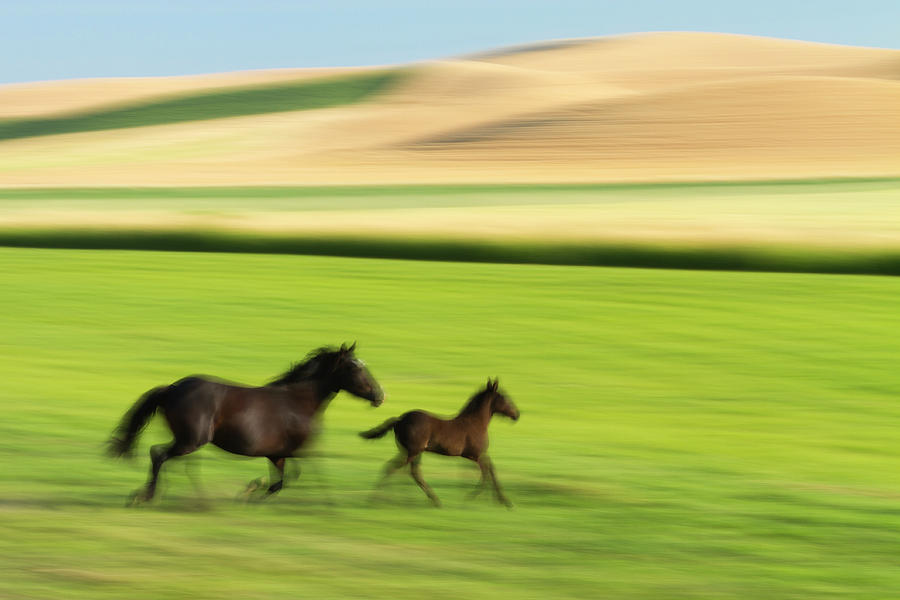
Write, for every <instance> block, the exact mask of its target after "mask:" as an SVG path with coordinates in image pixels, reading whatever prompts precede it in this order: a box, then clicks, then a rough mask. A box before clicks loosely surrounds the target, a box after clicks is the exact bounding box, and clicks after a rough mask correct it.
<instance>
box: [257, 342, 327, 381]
mask: <svg viewBox="0 0 900 600" xmlns="http://www.w3.org/2000/svg"><path fill="white" fill-rule="evenodd" d="M335 354H337V350H335V349H334V348H331V347H328V346H322V347H321V348H318V349H316V350H313V351H312V352H310V353H309V354H307V355H306V358H304V359H303V360H302V361H301V362H298V363H294V364H293V365H291V368H290V369H288V370H287V371H285V372H284V373H282V374H281V375H279V376H278V377H276V378H275V379H273V380H272V381H270V382H269V383H267V384H266V385H269V386H271V385H287V384H290V383H296V382H298V381H305V380H308V379H312V378H313V377H315V376H316V375H317V374H318V373H319V371H320V370H321V369H322V365H323V364H324V363H325V362H327V360H328V358H331V355H335Z"/></svg>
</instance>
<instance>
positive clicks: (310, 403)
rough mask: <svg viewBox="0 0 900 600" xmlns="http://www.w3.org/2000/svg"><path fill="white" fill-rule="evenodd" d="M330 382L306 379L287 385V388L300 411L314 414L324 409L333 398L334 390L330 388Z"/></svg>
mask: <svg viewBox="0 0 900 600" xmlns="http://www.w3.org/2000/svg"><path fill="white" fill-rule="evenodd" d="M330 383H331V382H327V381H321V380H307V381H302V382H297V383H295V384H293V385H291V386H288V389H290V390H291V392H292V394H293V396H294V399H295V401H296V402H297V404H298V405H299V406H300V408H301V411H302V412H303V413H306V414H309V415H314V414H316V413H320V412H322V411H323V410H325V408H326V407H327V406H328V403H329V401H330V400H331V399H332V398H334V396H335V394H336V392H335V391H334V390H332V389H331V385H330Z"/></svg>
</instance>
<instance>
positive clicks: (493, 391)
mask: <svg viewBox="0 0 900 600" xmlns="http://www.w3.org/2000/svg"><path fill="white" fill-rule="evenodd" d="M482 394H484V395H485V396H488V397H489V398H490V402H491V414H494V413H499V414H501V415H504V416H506V417H509V418H510V419H512V420H513V421H518V420H519V409H518V408H516V405H515V404H513V401H512V400H510V399H509V398H508V397H507V396H506V395H505V394H504V393H503V392H501V391H500V380H499V379H494V380H490V379H488V382H487V385H486V386H485V388H484V391H482Z"/></svg>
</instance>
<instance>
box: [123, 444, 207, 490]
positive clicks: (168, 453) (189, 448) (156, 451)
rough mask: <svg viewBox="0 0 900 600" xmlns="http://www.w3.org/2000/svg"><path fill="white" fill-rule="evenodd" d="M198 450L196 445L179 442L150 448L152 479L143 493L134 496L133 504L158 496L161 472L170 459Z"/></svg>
mask: <svg viewBox="0 0 900 600" xmlns="http://www.w3.org/2000/svg"><path fill="white" fill-rule="evenodd" d="M196 449H197V446H196V445H195V444H184V443H179V442H178V441H175V442H172V443H171V444H169V445H166V444H157V445H156V446H153V447H152V448H150V479H149V480H148V481H147V485H146V486H144V489H143V490H142V491H140V492H137V493H135V494H134V495H133V496H132V499H131V503H132V504H138V503H140V502H147V501H149V500H152V499H153V496H155V495H156V483H157V482H158V481H159V470H160V468H162V466H163V463H164V462H166V461H167V460H169V459H170V458H175V457H176V456H184V455H185V454H190V453H191V452H193V451H194V450H196Z"/></svg>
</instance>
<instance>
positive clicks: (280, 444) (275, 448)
mask: <svg viewBox="0 0 900 600" xmlns="http://www.w3.org/2000/svg"><path fill="white" fill-rule="evenodd" d="M307 436H308V432H304V431H299V430H298V431H292V430H288V429H286V428H281V427H271V428H265V429H262V430H256V429H253V428H242V427H234V428H228V427H225V428H220V429H219V430H217V431H216V433H215V435H214V436H213V439H212V443H213V444H215V445H216V446H218V447H219V448H221V449H222V450H225V451H227V452H231V453H233V454H243V455H244V456H289V455H291V454H293V453H294V451H295V450H296V449H297V448H299V447H300V446H302V445H303V443H304V442H305V441H306V437H307Z"/></svg>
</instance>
